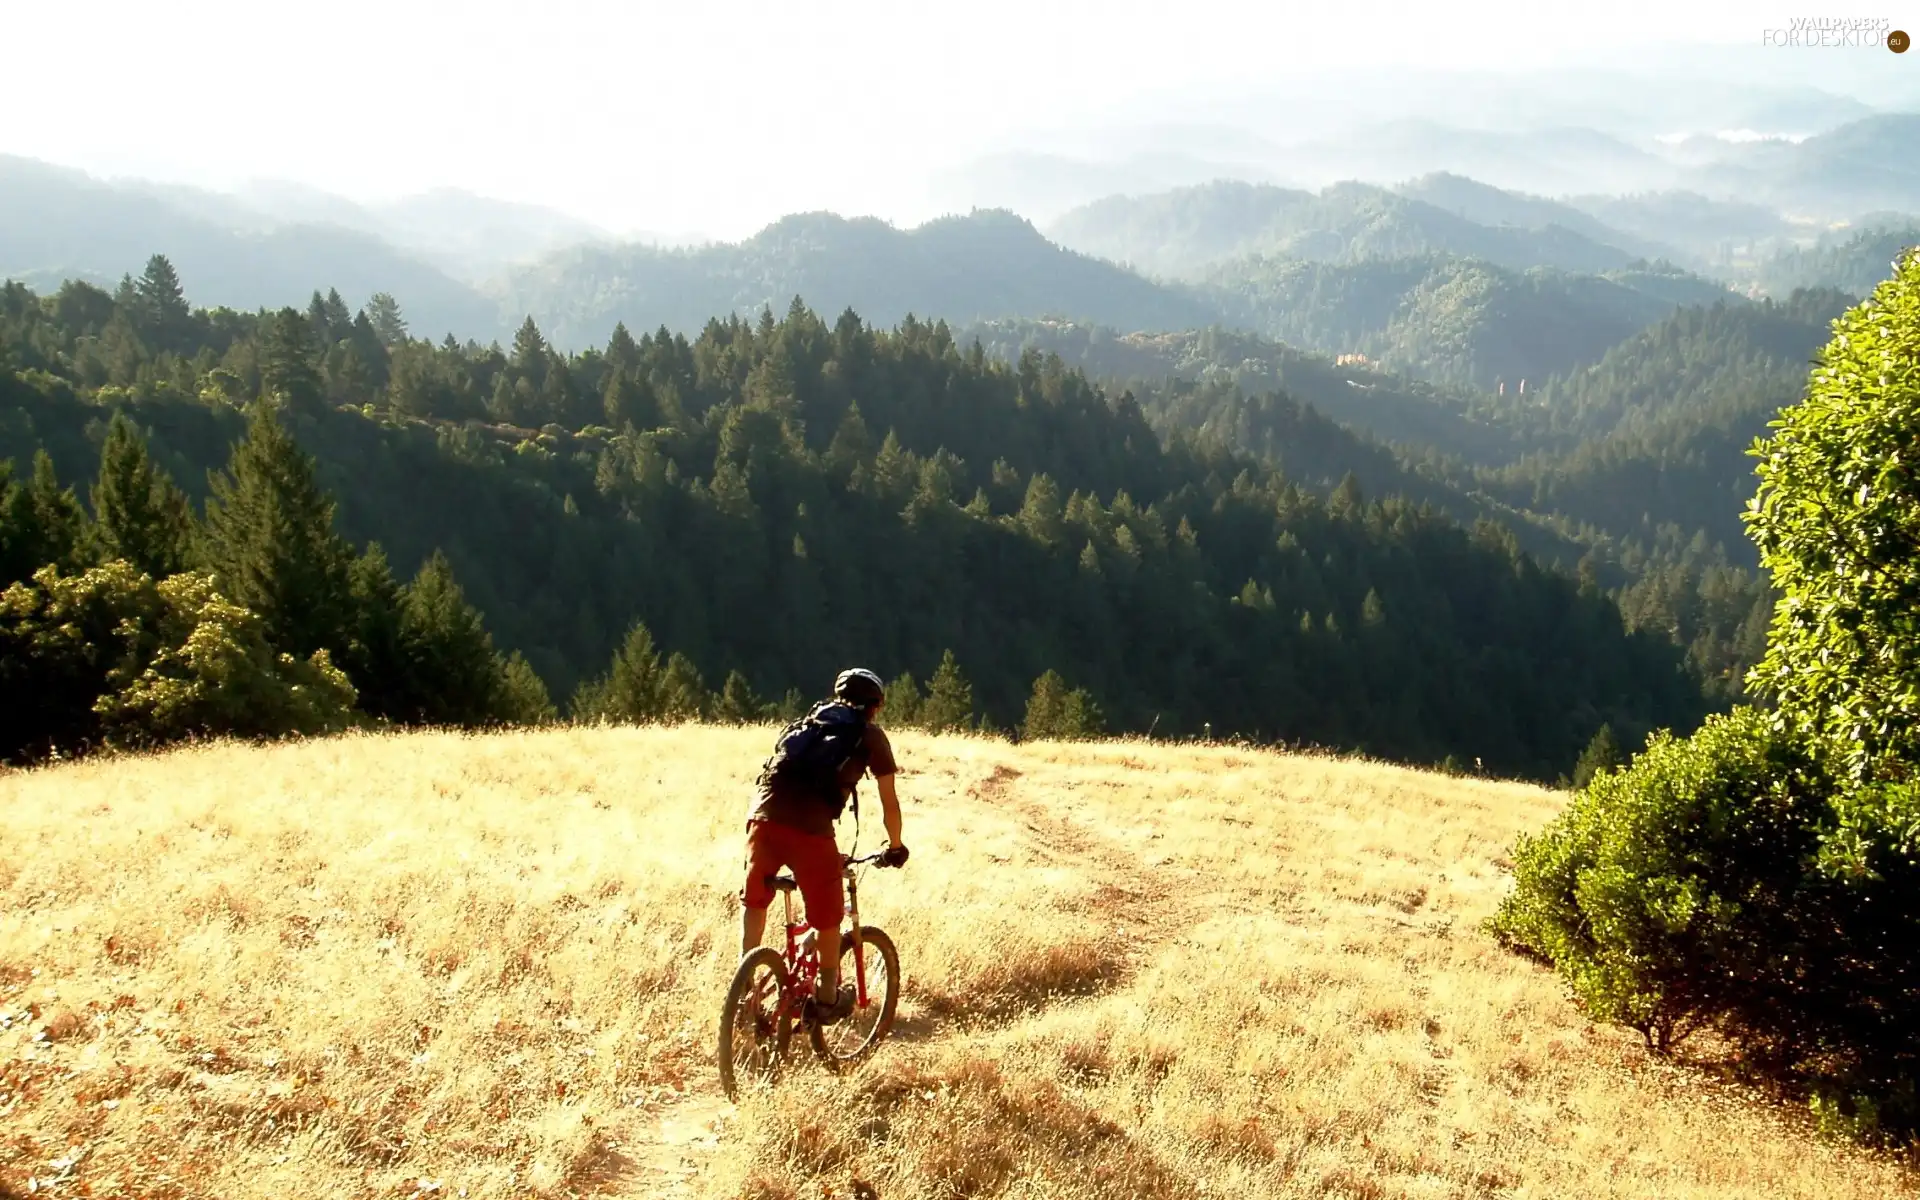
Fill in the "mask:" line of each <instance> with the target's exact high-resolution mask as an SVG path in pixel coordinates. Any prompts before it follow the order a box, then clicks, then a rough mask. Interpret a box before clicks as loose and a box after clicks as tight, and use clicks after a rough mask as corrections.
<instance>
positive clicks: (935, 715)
mask: <svg viewBox="0 0 1920 1200" xmlns="http://www.w3.org/2000/svg"><path fill="white" fill-rule="evenodd" d="M972 724H973V685H972V684H969V683H968V682H967V680H966V676H964V675H962V674H961V673H960V664H959V663H958V662H957V661H955V660H954V657H953V651H951V650H948V651H946V652H945V653H944V654H942V655H941V656H940V666H939V669H937V670H936V671H934V673H933V678H932V679H931V680H930V681H929V682H928V683H927V698H926V699H925V700H924V701H922V702H921V704H920V727H921V728H923V729H925V730H927V731H928V732H930V733H946V732H948V731H949V730H965V729H968V728H970V727H971V726H972Z"/></svg>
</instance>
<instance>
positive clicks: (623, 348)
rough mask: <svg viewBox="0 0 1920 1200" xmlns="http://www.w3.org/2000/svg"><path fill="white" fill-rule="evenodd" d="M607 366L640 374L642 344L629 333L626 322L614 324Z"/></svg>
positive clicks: (608, 345) (609, 343) (608, 346)
mask: <svg viewBox="0 0 1920 1200" xmlns="http://www.w3.org/2000/svg"><path fill="white" fill-rule="evenodd" d="M607 366H608V367H610V368H612V369H613V370H614V371H626V372H628V373H630V374H635V375H637V374H639V372H640V343H638V342H636V341H634V340H633V335H632V334H631V333H628V332H627V325H626V322H624V321H616V322H614V325H613V335H612V336H611V337H609V338H608V339H607Z"/></svg>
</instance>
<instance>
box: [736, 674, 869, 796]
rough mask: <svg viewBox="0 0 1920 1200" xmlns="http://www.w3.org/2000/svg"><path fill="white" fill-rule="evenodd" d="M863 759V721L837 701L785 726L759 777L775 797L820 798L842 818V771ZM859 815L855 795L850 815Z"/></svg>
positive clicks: (863, 716)
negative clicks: (850, 764) (852, 810)
mask: <svg viewBox="0 0 1920 1200" xmlns="http://www.w3.org/2000/svg"><path fill="white" fill-rule="evenodd" d="M866 757H867V717H866V714H865V713H864V712H862V711H861V710H860V709H858V708H855V707H854V706H853V705H851V704H847V703H845V702H843V701H839V700H828V701H825V702H823V703H820V704H816V705H814V706H813V711H812V712H809V713H808V714H807V715H806V716H804V717H802V718H800V719H799V720H798V721H795V722H794V723H793V724H791V725H789V726H787V728H786V729H785V731H783V732H782V733H781V734H780V740H779V741H778V742H776V743H774V747H773V757H772V758H769V759H768V760H767V763H766V766H765V767H764V768H762V770H761V772H760V782H761V783H762V784H763V785H765V786H767V787H769V788H771V789H772V790H773V792H774V793H775V794H776V795H782V796H807V797H811V798H816V799H818V800H819V801H820V802H821V803H823V804H825V805H826V806H827V807H828V808H830V809H832V810H833V816H834V819H835V820H839V819H840V811H841V809H843V808H845V807H846V801H845V798H844V797H843V796H841V794H840V772H841V770H842V769H843V768H845V767H846V766H847V765H848V764H849V763H851V762H854V761H855V760H858V761H860V762H861V763H863V764H864V763H865V761H866ZM859 811H860V800H859V793H858V791H857V790H856V791H855V793H854V813H855V814H856V815H858V813H859Z"/></svg>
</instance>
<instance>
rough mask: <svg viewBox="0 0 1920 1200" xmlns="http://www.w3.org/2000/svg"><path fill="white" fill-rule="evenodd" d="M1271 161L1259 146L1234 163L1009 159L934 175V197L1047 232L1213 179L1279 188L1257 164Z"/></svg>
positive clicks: (1178, 154)
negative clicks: (1105, 199)
mask: <svg viewBox="0 0 1920 1200" xmlns="http://www.w3.org/2000/svg"><path fill="white" fill-rule="evenodd" d="M1226 148H1227V147H1222V149H1226ZM1249 150H1250V151H1251V153H1248V151H1249ZM1272 153H1274V148H1273V147H1271V146H1268V145H1266V144H1264V143H1256V144H1255V145H1254V146H1252V147H1243V148H1242V153H1241V155H1240V156H1238V157H1234V158H1227V157H1212V156H1202V155H1200V154H1196V153H1191V152H1185V151H1176V150H1162V149H1154V150H1146V151H1136V152H1132V153H1128V154H1126V155H1124V156H1123V157H1120V158H1118V159H1114V160H1102V159H1098V158H1092V157H1078V156H1074V155H1068V154H1058V153H1045V152H1039V151H1008V152H1005V153H1001V154H992V155H987V156H984V157H981V158H977V159H973V160H971V161H969V162H966V163H963V164H961V165H960V166H957V167H953V168H950V169H948V170H945V171H942V172H939V173H937V174H936V175H935V176H934V177H933V180H932V182H931V194H932V198H933V199H934V201H935V203H937V204H939V205H941V206H942V207H945V208H948V209H950V210H952V211H965V210H971V209H974V208H1006V209H1011V210H1012V211H1014V212H1017V213H1020V214H1021V215H1022V216H1025V217H1027V218H1028V219H1029V220H1032V221H1036V222H1040V223H1043V224H1044V223H1047V222H1051V221H1053V220H1054V219H1055V218H1057V217H1058V216H1060V214H1062V213H1064V212H1066V211H1067V210H1069V209H1071V208H1073V207H1075V206H1076V205H1080V204H1084V203H1086V202H1087V201H1088V200H1089V199H1092V198H1094V197H1098V196H1109V195H1116V194H1132V193H1140V192H1159V191H1165V190H1167V189H1169V188H1176V187H1185V186H1189V185H1193V184H1200V183H1206V182H1208V181H1210V180H1215V179H1244V180H1254V181H1260V182H1277V181H1278V180H1279V177H1278V176H1277V175H1276V174H1275V173H1274V172H1273V171H1272V170H1271V169H1270V168H1269V167H1267V166H1265V165H1262V163H1261V162H1260V161H1259V159H1258V158H1256V157H1255V155H1271V154H1272Z"/></svg>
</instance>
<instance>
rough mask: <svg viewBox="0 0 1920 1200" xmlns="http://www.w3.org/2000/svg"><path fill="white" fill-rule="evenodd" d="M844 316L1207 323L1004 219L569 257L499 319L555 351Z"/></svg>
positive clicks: (870, 224) (1136, 280) (540, 270)
mask: <svg viewBox="0 0 1920 1200" xmlns="http://www.w3.org/2000/svg"><path fill="white" fill-rule="evenodd" d="M796 296H798V297H800V298H802V299H803V300H804V301H805V302H806V304H807V305H808V306H809V307H811V308H813V309H814V310H815V311H817V312H821V313H825V314H838V313H839V312H841V311H842V310H843V309H846V308H849V307H851V308H852V309H853V310H854V311H855V312H857V313H859V314H860V316H861V317H863V318H865V319H866V320H868V321H871V322H876V323H879V324H882V325H888V324H893V323H895V322H898V321H899V320H900V319H901V318H903V317H905V316H907V315H908V314H909V313H911V314H913V315H915V316H918V317H922V318H926V319H929V320H932V319H945V320H947V321H949V322H952V323H962V322H969V321H976V320H981V319H985V318H991V317H1008V316H1034V317H1039V316H1048V315H1073V316H1076V317H1079V318H1081V319H1084V320H1091V321H1097V322H1100V323H1103V324H1110V325H1115V326H1119V327H1121V328H1125V329H1185V328H1191V327H1194V326H1201V325H1208V324H1212V323H1214V322H1215V321H1217V320H1218V319H1219V314H1218V313H1217V312H1215V311H1214V310H1213V309H1212V308H1211V307H1210V306H1209V305H1207V304H1206V303H1205V302H1204V301H1203V300H1201V299H1199V298H1197V297H1193V296H1189V295H1186V294H1184V293H1181V292H1177V291H1174V290H1172V289H1169V288H1165V287H1161V286H1159V285H1157V284H1154V283H1152V282H1149V281H1148V280H1145V279H1142V278H1140V277H1139V276H1137V275H1134V274H1132V273H1130V272H1128V271H1124V270H1122V269H1120V268H1118V267H1115V266H1112V265H1111V264H1108V263H1104V262H1100V261H1099V260H1097V259H1093V258H1088V257H1086V256H1084V255H1080V254H1075V253H1072V252H1071V251H1068V250H1064V249H1062V248H1061V247H1059V246H1056V245H1054V244H1053V243H1051V242H1049V241H1047V239H1046V238H1044V237H1042V236H1041V235H1040V233H1039V232H1038V231H1037V230H1035V229H1034V227H1033V226H1032V225H1031V224H1030V223H1028V222H1027V221H1025V220H1024V219H1022V218H1020V217H1017V216H1015V215H1013V214H1012V213H1008V212H1004V211H997V210H995V211H980V212H976V213H973V214H971V215H969V216H964V217H946V218H942V219H940V220H937V221H930V222H928V223H926V224H925V225H921V226H919V227H918V228H915V229H909V230H902V229H896V228H895V227H893V226H891V225H888V224H886V223H885V222H883V221H879V220H876V219H873V218H861V219H858V220H849V219H847V218H844V217H839V216H835V215H833V214H831V213H806V214H800V215H795V216H790V217H786V218H783V219H781V220H780V221H777V222H775V223H774V224H772V225H770V226H768V227H767V228H766V229H764V230H762V231H761V232H760V233H759V234H756V235H755V236H754V237H752V238H749V239H748V240H746V241H744V242H740V243H738V244H721V245H712V246H706V247H702V248H699V249H691V250H663V249H658V248H655V247H648V246H633V245H628V246H598V247H579V248H575V249H572V250H567V251H563V252H561V253H559V254H556V255H552V256H550V257H548V258H547V259H545V260H543V261H542V262H541V263H539V264H538V265H536V266H534V267H531V268H527V269H524V270H521V271H517V272H515V273H514V274H513V275H512V276H511V278H510V280H509V282H508V286H507V291H506V301H505V302H506V307H507V311H508V312H510V313H531V314H532V315H533V317H534V319H535V320H536V321H537V322H538V323H539V325H540V328H541V329H542V330H543V331H545V332H546V333H547V335H548V336H549V337H550V338H552V339H553V340H554V341H555V342H556V343H558V344H560V345H563V346H581V345H589V344H598V343H601V342H604V341H605V340H606V339H607V336H608V335H609V334H610V333H611V332H612V330H613V326H614V324H615V323H616V322H621V321H624V322H625V323H626V325H627V327H628V328H630V329H636V330H644V329H654V328H656V327H658V326H661V325H665V326H667V327H668V328H670V329H675V330H683V331H687V332H689V333H692V332H697V331H698V330H699V329H700V328H701V327H702V326H704V325H705V323H706V322H707V321H708V319H710V318H712V317H714V316H716V315H725V314H728V313H738V314H742V315H746V316H752V315H754V314H756V313H758V312H759V311H760V310H761V309H762V308H763V307H764V308H771V309H772V310H773V311H774V312H775V313H776V314H778V313H784V312H785V311H786V310H787V307H788V305H789V304H790V303H791V302H792V300H793V299H794V297H796Z"/></svg>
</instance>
